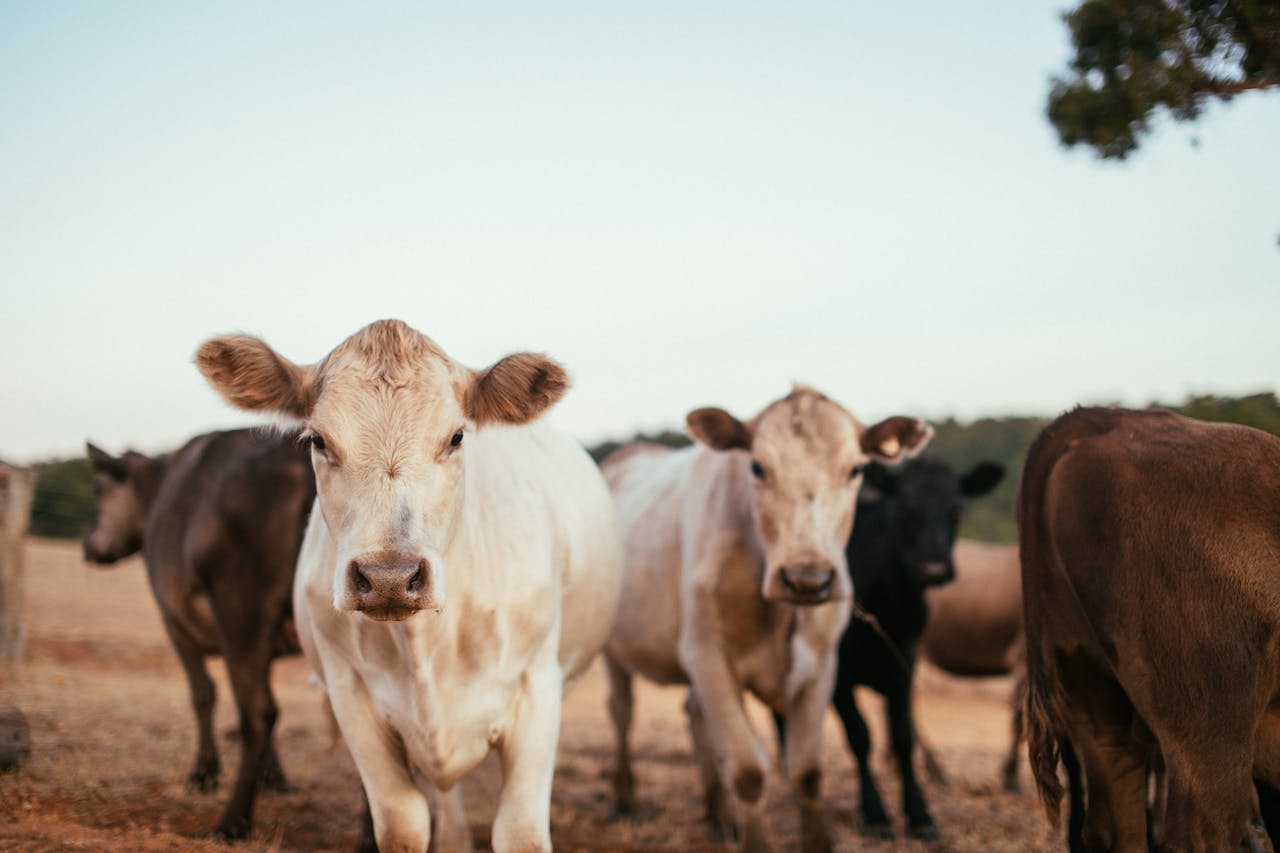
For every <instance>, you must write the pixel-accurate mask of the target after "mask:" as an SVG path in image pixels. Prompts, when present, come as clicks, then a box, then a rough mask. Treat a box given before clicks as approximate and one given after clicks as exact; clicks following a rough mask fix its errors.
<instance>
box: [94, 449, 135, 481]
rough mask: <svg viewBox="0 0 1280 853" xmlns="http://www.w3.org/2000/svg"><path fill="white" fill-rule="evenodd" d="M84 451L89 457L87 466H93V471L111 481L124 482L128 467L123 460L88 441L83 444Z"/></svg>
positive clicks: (127, 474)
mask: <svg viewBox="0 0 1280 853" xmlns="http://www.w3.org/2000/svg"><path fill="white" fill-rule="evenodd" d="M84 449H85V451H86V452H87V453H88V455H89V464H90V465H91V466H93V470H95V471H101V472H102V473H104V474H106V475H107V476H109V477H111V479H113V480H124V479H125V478H127V477H128V476H129V469H128V466H126V465H125V463H124V460H123V459H121V458H119V457H116V456H112V455H111V454H110V453H108V452H107V451H105V450H102V449H101V448H99V447H96V446H94V444H93V442H90V441H86V442H85V443H84Z"/></svg>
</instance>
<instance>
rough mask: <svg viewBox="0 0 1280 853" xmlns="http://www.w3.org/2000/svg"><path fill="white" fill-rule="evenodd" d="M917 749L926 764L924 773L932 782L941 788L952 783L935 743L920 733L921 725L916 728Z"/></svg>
mask: <svg viewBox="0 0 1280 853" xmlns="http://www.w3.org/2000/svg"><path fill="white" fill-rule="evenodd" d="M911 717H912V723H913V724H914V723H915V714H912V715H911ZM915 740H916V749H918V750H919V751H920V763H921V764H923V765H924V775H925V776H926V777H927V778H928V779H929V781H930V782H932V783H933V784H935V785H937V786H938V787H939V788H946V787H949V786H950V785H951V780H950V779H949V778H948V777H947V771H946V768H944V767H943V766H942V762H941V761H939V760H938V755H937V753H936V752H935V751H934V748H933V745H932V744H930V743H929V741H928V740H927V739H925V737H924V735H922V734H920V728H919V726H917V727H916V729H915Z"/></svg>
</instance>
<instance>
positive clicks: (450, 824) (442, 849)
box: [426, 783, 472, 853]
mask: <svg viewBox="0 0 1280 853" xmlns="http://www.w3.org/2000/svg"><path fill="white" fill-rule="evenodd" d="M426 794H427V803H428V805H429V806H430V808H431V823H432V825H433V831H432V833H431V847H430V853H471V850H472V843H471V822H470V821H469V820H467V810H466V807H465V806H464V805H463V802H462V785H461V783H459V784H457V785H454V786H453V787H452V788H450V789H449V790H448V791H441V790H440V789H439V788H436V787H435V786H433V785H431V784H430V783H428V784H427V785H426Z"/></svg>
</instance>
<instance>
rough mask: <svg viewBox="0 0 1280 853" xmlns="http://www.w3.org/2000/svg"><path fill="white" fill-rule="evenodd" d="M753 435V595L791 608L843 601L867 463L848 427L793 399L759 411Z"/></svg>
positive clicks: (841, 417) (826, 411) (838, 413)
mask: <svg viewBox="0 0 1280 853" xmlns="http://www.w3.org/2000/svg"><path fill="white" fill-rule="evenodd" d="M753 432H754V435H753V441H752V443H751V448H750V454H751V462H750V466H751V474H752V478H751V481H752V484H753V497H754V500H753V507H754V512H755V521H756V530H757V532H758V533H759V536H760V542H761V544H762V545H763V546H764V554H765V568H764V579H763V586H762V589H761V593H762V594H763V595H764V597H765V598H766V599H769V600H787V601H794V602H796V603H819V602H822V601H827V600H830V599H839V598H849V597H851V596H852V595H853V585H852V583H851V582H850V580H849V572H848V569H847V566H846V562H845V544H846V543H847V542H848V541H849V533H850V531H851V530H852V527H853V510H854V506H855V503H856V499H857V493H858V486H859V485H860V484H861V481H862V478H861V473H860V472H861V465H862V464H863V463H864V462H866V460H867V457H866V456H865V454H863V453H862V451H861V450H860V449H859V447H858V433H857V424H856V422H855V421H854V420H853V418H852V417H851V416H850V415H849V414H848V413H847V412H845V411H844V410H843V409H841V408H840V407H839V406H837V405H835V404H834V403H831V402H830V401H827V400H817V399H813V398H808V399H806V398H801V399H800V400H799V401H798V402H797V403H783V404H780V405H776V406H773V407H771V408H770V409H768V410H766V411H765V413H764V414H763V415H762V416H761V417H760V418H759V420H758V421H757V423H756V425H755V429H754V431H753Z"/></svg>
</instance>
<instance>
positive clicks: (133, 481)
mask: <svg viewBox="0 0 1280 853" xmlns="http://www.w3.org/2000/svg"><path fill="white" fill-rule="evenodd" d="M88 451H89V459H90V461H91V462H92V463H93V469H94V478H95V479H94V493H95V495H96V500H97V504H98V521H97V525H96V526H95V527H94V529H93V531H92V532H90V533H89V535H88V536H87V537H85V540H84V553H85V559H87V560H90V561H92V562H95V563H104V564H107V563H114V562H115V561H116V560H119V559H121V558H123V557H127V556H129V555H130V554H133V553H136V552H137V551H138V550H139V549H141V550H142V556H143V559H144V560H145V561H146V565H147V577H148V579H149V580H150V581H151V591H152V593H153V594H154V595H155V597H156V603H157V604H158V605H160V615H161V617H162V619H163V620H164V626H165V630H166V631H167V632H168V634H169V640H170V642H172V643H173V648H174V651H176V652H177V653H178V658H179V660H181V661H182V667H183V669H184V670H186V674H187V681H188V683H189V685H190V687H191V704H192V705H193V706H194V708H195V713H196V721H197V723H198V725H199V729H200V746H199V749H198V751H197V752H196V761H195V767H194V768H193V769H192V771H191V775H190V776H188V777H187V784H188V786H189V787H191V788H195V789H198V790H202V791H203V790H209V789H211V788H216V787H217V784H218V771H219V761H218V751H217V746H216V744H215V742H214V738H213V704H214V693H215V690H214V685H213V681H211V680H210V678H209V673H208V671H207V670H206V669H205V665H204V658H205V656H206V655H214V654H221V655H222V656H223V658H224V659H225V660H226V663H227V672H228V674H229V675H230V677H231V689H232V692H233V693H234V694H235V698H236V706H237V708H238V710H239V712H240V733H241V736H242V746H243V754H242V757H241V760H240V771H239V774H238V776H237V779H236V785H235V790H234V791H233V793H232V795H231V800H230V802H229V803H228V804H227V808H226V811H225V812H224V813H223V815H222V818H221V819H220V820H219V821H218V825H217V827H216V828H215V829H214V834H215V835H217V836H220V837H222V838H228V839H230V838H243V837H244V836H245V835H246V834H248V831H249V827H250V825H251V824H252V822H253V801H254V797H255V795H256V793H257V788H258V784H259V782H260V781H261V783H262V784H263V785H264V786H265V787H269V788H275V789H278V790H287V788H288V785H287V783H286V781H285V778H284V774H283V772H282V771H281V769H280V762H279V759H278V758H277V757H276V752H275V748H274V747H273V746H272V744H271V731H272V728H273V727H274V725H275V720H276V713H277V712H276V703H275V700H274V698H273V697H272V695H271V682H270V676H269V673H270V668H271V660H272V658H274V657H276V656H278V655H281V654H287V653H296V652H297V651H299V649H298V644H297V637H296V636H295V635H294V633H293V630H292V619H291V612H292V603H291V602H292V600H291V592H292V588H293V570H294V564H295V563H296V562H297V557H298V548H299V545H300V544H301V542H302V533H303V530H304V529H305V528H306V523H307V516H308V515H309V514H310V511H311V503H312V501H313V500H314V499H315V478H314V475H313V474H312V472H311V463H310V460H309V459H308V458H307V457H308V453H307V450H306V449H304V448H303V447H301V446H300V445H299V444H298V442H297V439H296V438H294V437H292V436H281V435H277V434H274V433H271V432H268V431H264V430H234V431H230V432H214V433H208V434H206V435H200V436H197V437H196V438H193V439H192V440H191V441H190V442H188V443H187V444H186V445H185V446H184V447H183V448H182V449H181V450H179V451H177V452H176V453H174V454H173V455H172V456H169V457H162V458H158V459H153V458H150V457H147V456H144V455H142V454H141V453H134V452H132V451H130V452H127V453H125V454H124V455H123V456H119V457H116V456H111V455H110V454H107V453H104V452H103V451H101V450H99V449H98V448H96V447H94V446H93V445H92V444H90V445H88Z"/></svg>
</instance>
